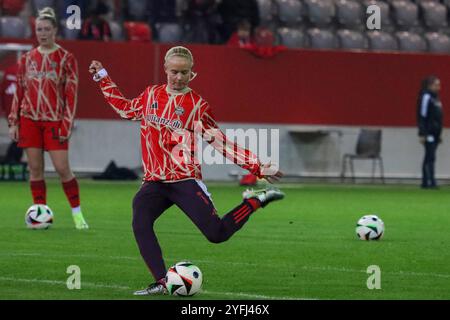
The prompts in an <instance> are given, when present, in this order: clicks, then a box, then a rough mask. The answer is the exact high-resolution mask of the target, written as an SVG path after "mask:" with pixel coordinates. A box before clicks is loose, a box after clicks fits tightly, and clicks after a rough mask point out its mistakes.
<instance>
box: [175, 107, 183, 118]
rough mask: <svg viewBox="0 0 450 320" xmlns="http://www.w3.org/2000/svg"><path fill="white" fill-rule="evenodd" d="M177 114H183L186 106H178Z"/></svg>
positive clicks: (176, 108)
mask: <svg viewBox="0 0 450 320" xmlns="http://www.w3.org/2000/svg"><path fill="white" fill-rule="evenodd" d="M175 114H176V115H178V116H182V115H183V114H184V108H183V107H182V106H176V107H175Z"/></svg>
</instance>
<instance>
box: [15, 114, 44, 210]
mask: <svg viewBox="0 0 450 320" xmlns="http://www.w3.org/2000/svg"><path fill="white" fill-rule="evenodd" d="M18 147H20V148H22V149H24V150H25V154H26V155H27V160H28V168H29V170H30V188H31V194H32V196H33V203H34V204H46V203H47V190H46V186H45V180H44V151H43V150H44V143H43V136H42V130H41V123H40V122H39V121H33V120H31V119H28V118H26V117H21V118H20V123H19V143H18Z"/></svg>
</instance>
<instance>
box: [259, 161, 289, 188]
mask: <svg viewBox="0 0 450 320" xmlns="http://www.w3.org/2000/svg"><path fill="white" fill-rule="evenodd" d="M261 175H262V178H263V179H266V180H267V182H269V183H275V182H278V181H279V180H280V179H281V178H282V177H283V176H284V173H283V172H282V171H281V170H279V169H278V166H277V165H276V164H274V163H271V162H269V163H266V164H263V165H262V166H261Z"/></svg>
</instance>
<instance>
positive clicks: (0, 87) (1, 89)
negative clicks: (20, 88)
mask: <svg viewBox="0 0 450 320" xmlns="http://www.w3.org/2000/svg"><path fill="white" fill-rule="evenodd" d="M17 69H18V67H17V63H14V64H12V65H10V66H9V67H7V68H6V69H5V73H4V76H3V79H2V82H1V83H0V95H1V96H0V102H1V108H0V109H2V110H3V113H4V114H6V115H8V114H9V112H10V111H11V105H12V100H13V98H14V93H15V92H16V88H17V76H16V73H17ZM0 113H1V112H0Z"/></svg>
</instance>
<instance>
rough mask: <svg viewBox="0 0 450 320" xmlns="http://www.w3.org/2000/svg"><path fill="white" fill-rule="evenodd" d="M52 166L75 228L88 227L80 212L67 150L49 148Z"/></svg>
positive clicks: (76, 184) (75, 180) (77, 188)
mask: <svg viewBox="0 0 450 320" xmlns="http://www.w3.org/2000/svg"><path fill="white" fill-rule="evenodd" d="M49 154H50V158H51V159H52V162H53V166H54V167H55V170H56V172H57V173H58V175H59V177H60V179H61V183H62V187H63V190H64V193H65V194H66V197H67V200H68V201H69V203H70V206H71V208H72V217H73V220H74V222H75V227H76V228H77V229H89V226H88V224H87V223H86V220H85V219H84V217H83V214H82V213H81V206H80V188H79V186H78V181H77V179H76V178H75V176H74V174H73V173H72V170H71V169H70V165H69V155H68V151H67V150H49Z"/></svg>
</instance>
